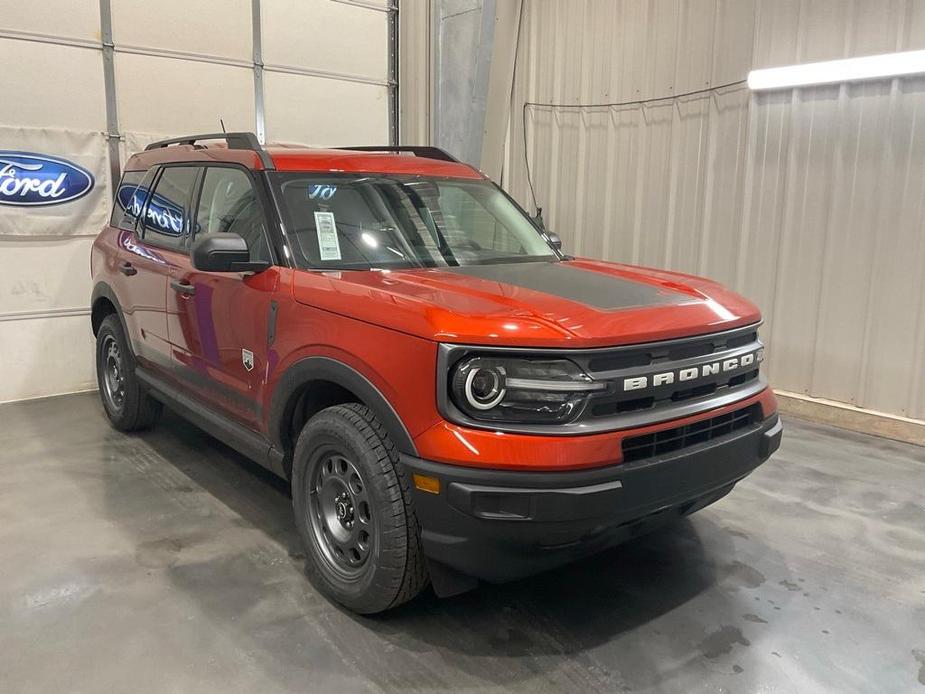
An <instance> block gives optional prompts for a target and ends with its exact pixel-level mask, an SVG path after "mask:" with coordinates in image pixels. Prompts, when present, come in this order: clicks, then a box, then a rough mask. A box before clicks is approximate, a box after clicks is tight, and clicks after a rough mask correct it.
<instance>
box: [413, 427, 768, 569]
mask: <svg viewBox="0 0 925 694" xmlns="http://www.w3.org/2000/svg"><path fill="white" fill-rule="evenodd" d="M781 433H782V428H781V424H780V420H779V418H778V416H777V415H776V414H774V415H772V416H771V417H769V418H767V419H765V420H764V421H761V422H758V423H756V424H753V425H751V426H749V427H748V428H744V429H741V430H739V431H736V432H734V433H732V434H729V435H727V436H725V437H723V438H721V439H717V440H714V441H710V442H708V443H704V444H700V445H696V446H692V447H690V448H687V449H684V450H681V451H677V452H673V453H668V454H664V455H660V456H656V457H652V458H647V459H645V460H639V461H635V462H628V463H621V464H618V465H612V466H609V467H601V468H595V469H593V470H580V471H575V472H523V471H508V470H491V469H479V468H466V467H462V466H458V465H446V464H442V463H434V462H430V461H426V460H421V459H419V458H414V457H411V456H404V455H403V456H402V463H403V464H404V466H405V468H406V472H407V474H408V475H409V477H410V475H411V474H413V473H417V474H421V475H427V476H430V477H436V478H437V479H439V480H440V493H439V494H433V493H429V492H425V491H421V490H419V489H416V488H415V489H414V490H413V494H414V509H415V513H416V515H417V517H418V521H419V523H420V524H421V529H422V531H421V537H422V542H423V545H424V553H425V554H426V555H427V557H428V559H429V560H430V561H431V562H436V563H437V566H438V567H439V569H440V570H445V569H446V568H449V569H451V570H452V571H453V572H458V573H460V574H464V575H466V576H469V577H474V578H479V579H482V580H485V581H489V582H492V583H501V582H505V581H511V580H515V579H517V578H522V577H524V576H528V575H531V574H534V573H538V572H540V571H544V570H546V569H550V568H553V567H555V566H558V565H561V564H565V563H567V562H570V561H573V560H575V559H578V558H580V557H583V556H587V555H589V554H593V553H595V552H598V551H600V550H603V549H606V548H607V547H610V546H613V545H615V544H618V543H620V542H623V541H625V540H627V539H629V538H631V537H633V536H635V535H638V534H641V533H643V532H647V531H648V530H650V529H652V528H653V527H656V526H658V525H661V524H663V523H665V522H667V521H669V520H671V519H672V518H676V517H678V516H680V515H685V514H688V513H692V512H693V511H696V510H698V509H700V508H703V507H704V506H706V505H708V504H710V503H713V502H714V501H716V500H717V499H719V498H721V497H722V496H723V495H725V494H727V493H728V492H729V491H730V490H731V489H732V487H733V486H734V485H735V483H736V482H738V481H739V480H740V479H742V478H743V477H745V476H746V475H748V474H749V473H750V472H751V471H752V470H754V469H755V468H756V467H758V466H759V465H760V464H761V463H762V462H764V461H765V460H767V458H768V457H769V456H770V455H771V454H772V453H773V452H774V451H775V450H777V448H778V446H779V445H780V439H781ZM432 573H434V572H433V571H432Z"/></svg>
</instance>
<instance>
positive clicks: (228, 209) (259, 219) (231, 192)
mask: <svg viewBox="0 0 925 694" xmlns="http://www.w3.org/2000/svg"><path fill="white" fill-rule="evenodd" d="M228 232H231V233H233V234H238V235H239V236H241V237H242V238H243V239H244V240H245V241H247V248H248V250H249V251H250V257H251V261H254V262H256V261H267V262H270V261H272V258H271V257H270V246H269V243H268V242H267V230H266V224H265V222H264V214H263V208H262V207H261V205H260V200H258V198H257V191H256V190H255V189H254V183H253V181H251V178H250V176H248V175H247V174H246V173H244V171H242V170H241V169H236V168H231V167H226V166H213V167H210V168H208V169H206V176H205V179H204V180H203V182H202V193H201V194H200V196H199V212H198V214H197V216H196V234H197V235H198V234H223V233H228Z"/></svg>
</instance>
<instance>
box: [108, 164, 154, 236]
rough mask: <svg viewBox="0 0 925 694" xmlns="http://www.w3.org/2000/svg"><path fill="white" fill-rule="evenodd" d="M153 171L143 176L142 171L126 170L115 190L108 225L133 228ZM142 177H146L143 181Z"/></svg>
mask: <svg viewBox="0 0 925 694" xmlns="http://www.w3.org/2000/svg"><path fill="white" fill-rule="evenodd" d="M153 177H154V172H153V171H151V172H150V173H149V175H147V176H145V172H144V171H126V172H125V174H124V175H123V176H122V181H121V182H120V183H119V189H118V190H117V191H116V200H115V203H113V206H112V216H111V217H110V218H109V225H110V226H114V227H118V228H120V229H134V228H135V223H136V222H137V221H138V216H139V215H140V214H141V210H142V208H143V207H144V204H145V198H146V197H147V196H148V187H150V185H151V179H152V178H153ZM144 179H147V181H145V180H144Z"/></svg>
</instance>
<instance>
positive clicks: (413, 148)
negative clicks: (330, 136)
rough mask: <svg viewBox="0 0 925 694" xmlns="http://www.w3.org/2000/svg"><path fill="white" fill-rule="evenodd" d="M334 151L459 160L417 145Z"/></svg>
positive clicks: (352, 148)
mask: <svg viewBox="0 0 925 694" xmlns="http://www.w3.org/2000/svg"><path fill="white" fill-rule="evenodd" d="M335 149H349V150H354V151H356V152H410V153H411V154H413V155H414V156H416V157H422V158H424V159H437V160H439V161H451V162H454V163H457V164H458V163H459V159H457V158H456V157H454V156H453V155H452V154H450V153H449V152H447V151H446V150H445V149H440V148H439V147H426V146H423V145H422V146H418V145H395V146H390V145H361V146H359V147H336V148H335Z"/></svg>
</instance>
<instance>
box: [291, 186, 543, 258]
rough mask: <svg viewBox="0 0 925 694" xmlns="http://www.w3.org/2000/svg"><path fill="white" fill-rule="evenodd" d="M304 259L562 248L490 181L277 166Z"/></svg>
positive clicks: (524, 254) (533, 254) (531, 253)
mask: <svg viewBox="0 0 925 694" xmlns="http://www.w3.org/2000/svg"><path fill="white" fill-rule="evenodd" d="M274 185H275V186H277V193H278V196H279V198H280V200H281V201H282V203H283V204H282V206H283V208H284V214H285V216H286V220H285V221H286V229H287V235H288V236H289V239H290V242H291V246H292V247H293V248H292V250H293V253H294V254H295V256H296V257H295V260H296V263H297V264H298V265H300V266H301V267H320V268H332V269H334V268H341V269H358V270H364V269H371V268H380V267H382V268H388V267H446V266H458V265H485V264H490V263H513V262H524V261H535V260H554V259H556V258H557V257H558V256H557V255H556V254H555V252H554V251H553V249H552V248H551V247H550V246H549V245H548V244H547V243H546V241H545V239H544V238H543V236H542V235H541V234H540V233H539V232H538V231H537V230H536V228H535V227H534V226H533V224H532V223H531V222H530V220H529V219H528V218H527V217H526V216H525V215H524V214H523V212H522V211H520V210H519V209H518V208H517V207H516V206H515V205H514V204H513V203H512V202H511V201H510V200H509V199H508V198H507V196H505V195H504V193H502V192H501V191H500V190H499V189H498V188H497V187H495V186H494V185H493V184H491V183H489V182H487V181H470V180H462V179H437V178H429V177H423V176H400V175H385V174H368V175H319V174H310V173H305V174H300V173H289V174H276V175H275V177H274Z"/></svg>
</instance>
